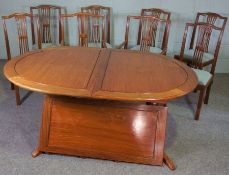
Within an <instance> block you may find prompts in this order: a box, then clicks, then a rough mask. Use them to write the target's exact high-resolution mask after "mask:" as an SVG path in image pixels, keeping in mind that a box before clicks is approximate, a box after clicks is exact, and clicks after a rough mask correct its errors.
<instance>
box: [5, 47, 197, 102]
mask: <svg viewBox="0 0 229 175" xmlns="http://www.w3.org/2000/svg"><path fill="white" fill-rule="evenodd" d="M31 67H33V69H31ZM4 73H5V75H6V77H7V78H8V79H9V80H10V81H11V82H13V83H15V84H16V85H18V86H20V87H24V88H26V89H30V90H33V91H38V92H43V93H47V94H55V95H68V96H84V97H92V98H103V99H111V100H129V101H151V102H161V101H165V102H166V101H168V100H171V99H174V98H177V97H180V96H183V95H185V94H187V93H189V92H190V91H192V90H194V88H195V87H196V84H197V78H196V75H195V73H194V72H193V71H192V70H191V69H190V68H189V67H188V66H186V65H185V64H183V63H180V62H179V61H176V60H172V59H171V60H170V59H167V57H165V56H162V55H159V54H152V53H139V52H137V51H127V50H111V49H97V48H84V47H61V48H50V49H46V50H42V51H38V52H32V53H28V54H25V55H23V56H21V57H18V58H16V59H14V60H12V61H11V62H9V63H7V64H6V66H5V68H4ZM171 76H172V77H173V78H171Z"/></svg>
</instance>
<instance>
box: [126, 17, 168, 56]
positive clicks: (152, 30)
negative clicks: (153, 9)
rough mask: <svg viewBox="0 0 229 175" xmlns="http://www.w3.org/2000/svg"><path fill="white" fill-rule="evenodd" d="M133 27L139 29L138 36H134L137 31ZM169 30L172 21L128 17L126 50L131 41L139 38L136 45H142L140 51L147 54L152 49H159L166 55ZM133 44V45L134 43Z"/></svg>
mask: <svg viewBox="0 0 229 175" xmlns="http://www.w3.org/2000/svg"><path fill="white" fill-rule="evenodd" d="M139 26H140V27H139ZM131 27H132V28H131ZM133 27H135V28H137V29H138V35H136V34H134V35H133V33H134V31H136V30H134V29H133ZM169 30H170V20H167V19H160V18H157V17H154V16H128V17H127V22H126V33H125V45H124V48H125V49H128V47H129V46H128V45H129V39H133V38H134V36H137V43H136V44H135V45H140V51H144V52H147V51H149V49H150V47H158V48H160V49H161V50H163V51H164V54H166V50H167V45H168V37H169ZM131 42H133V41H131ZM131 44H132V45H133V43H131Z"/></svg>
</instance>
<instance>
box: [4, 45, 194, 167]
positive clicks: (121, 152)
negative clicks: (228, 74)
mask: <svg viewBox="0 0 229 175" xmlns="http://www.w3.org/2000/svg"><path fill="white" fill-rule="evenodd" d="M4 73H5V75H6V77H7V78H8V79H9V80H10V81H11V82H13V83H15V84H16V85H18V86H20V87H24V88H27V89H30V90H33V91H38V92H42V93H46V94H53V95H47V96H46V98H45V100H44V106H43V113H42V123H41V130H40V142H39V146H38V147H37V148H36V149H35V150H34V151H33V152H32V156H33V157H36V156H38V155H39V154H40V153H41V152H47V153H60V154H68V155H77V156H86V157H93V158H100V159H109V160H116V161H125V162H134V163H142V164H150V165H162V163H163V162H164V163H165V164H166V165H168V167H169V168H170V169H171V170H174V169H175V165H174V163H173V161H172V160H171V159H170V158H169V157H168V156H167V155H166V154H165V153H164V143H165V129H166V117H167V107H166V105H163V106H156V105H154V104H155V103H157V104H159V102H160V103H163V104H165V103H166V102H167V101H168V100H170V99H174V98H177V97H179V96H183V95H185V94H187V93H189V92H190V91H192V90H193V89H194V88H195V87H196V85H197V78H196V75H195V73H194V72H193V71H192V70H191V69H190V68H189V67H188V66H186V65H185V64H183V63H181V62H179V61H176V60H172V59H168V58H167V57H165V56H163V55H160V54H152V53H142V52H137V51H128V50H113V49H98V48H87V47H59V48H49V49H45V50H40V51H36V52H30V53H27V54H24V55H23V56H19V57H17V58H15V59H13V60H11V61H10V62H8V63H7V64H6V66H5V67H4ZM63 95H65V96H73V97H63ZM82 97H85V98H82ZM145 102H147V104H145Z"/></svg>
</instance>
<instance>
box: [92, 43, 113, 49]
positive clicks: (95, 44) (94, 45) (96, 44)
mask: <svg viewBox="0 0 229 175" xmlns="http://www.w3.org/2000/svg"><path fill="white" fill-rule="evenodd" d="M105 45H106V48H110V49H111V48H112V46H111V45H110V44H109V43H105ZM101 46H102V44H101V43H88V47H96V48H101Z"/></svg>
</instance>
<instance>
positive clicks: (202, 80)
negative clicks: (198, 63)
mask: <svg viewBox="0 0 229 175" xmlns="http://www.w3.org/2000/svg"><path fill="white" fill-rule="evenodd" d="M193 71H194V72H195V73H196V76H197V78H198V84H199V85H203V86H205V85H207V83H208V82H209V80H210V79H211V78H212V74H211V73H209V72H207V71H205V70H200V69H193Z"/></svg>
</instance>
